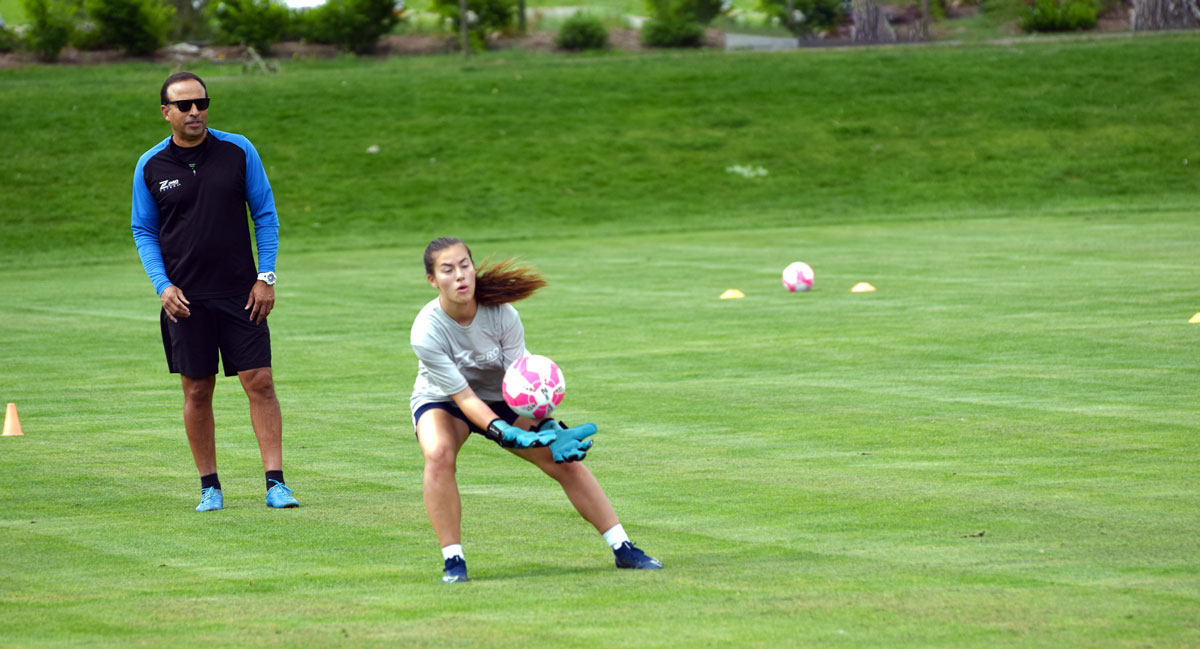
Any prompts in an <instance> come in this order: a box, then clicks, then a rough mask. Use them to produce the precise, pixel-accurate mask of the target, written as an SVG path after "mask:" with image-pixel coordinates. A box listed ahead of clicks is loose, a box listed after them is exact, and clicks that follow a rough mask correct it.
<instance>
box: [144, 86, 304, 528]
mask: <svg viewBox="0 0 1200 649" xmlns="http://www.w3.org/2000/svg"><path fill="white" fill-rule="evenodd" d="M159 98H160V100H161V107H162V115H163V119H165V120H167V122H169V123H170V124H171V136H170V137H168V138H167V139H165V140H163V141H162V142H159V143H158V144H156V145H154V147H152V148H151V149H150V150H149V151H147V152H146V153H144V154H142V157H141V158H140V159H139V160H138V163H137V168H136V169H135V170H134V174H133V215H132V227H133V239H134V241H135V242H136V244H137V249H138V255H139V256H140V257H141V259H142V266H143V267H144V268H145V269H146V274H147V275H148V276H149V277H150V281H151V282H152V283H153V284H154V290H155V291H157V292H158V294H159V298H160V300H161V301H162V311H161V312H160V314H159V321H160V325H161V329H162V339H163V348H164V349H165V351H166V355H167V367H168V369H169V370H170V371H171V372H172V373H178V374H180V375H181V377H182V382H183V399H184V401H183V422H184V428H185V429H186V431H187V438H188V445H189V446H191V449H192V458H193V459H194V460H195V461H196V469H197V470H199V472H200V494H201V499H200V505H199V506H198V507H196V511H198V512H203V511H212V510H218V509H221V508H223V506H224V496H223V495H222V492H221V482H220V480H218V479H217V451H216V443H215V439H214V433H215V430H214V424H213V411H212V395H213V389H214V388H215V387H216V380H217V377H216V374H217V355H218V352H219V353H220V358H221V364H222V365H223V366H224V369H225V376H233V375H235V374H236V375H237V377H238V379H240V381H241V384H242V388H243V389H244V390H245V391H246V396H247V397H248V398H249V400H250V422H251V424H252V425H253V427H254V435H255V437H257V438H258V449H259V453H260V454H261V455H262V461H263V469H264V470H265V471H266V487H267V497H266V502H267V506H268V507H277V508H279V507H297V506H299V503H298V502H296V499H295V497H294V496H293V495H292V490H291V489H290V488H288V487H287V485H286V484H284V480H283V441H282V440H283V423H282V422H283V419H282V415H281V414H280V410H279V401H278V399H276V397H275V385H274V381H273V379H272V376H271V335H270V331H269V329H268V328H267V315H268V314H270V313H271V310H272V309H273V308H274V306H275V288H274V287H275V254H276V251H277V249H278V247H279V219H278V216H277V215H276V213H275V197H274V195H273V194H272V192H271V185H270V183H268V182H267V174H266V171H265V170H264V169H263V165H262V161H261V160H260V159H259V157H258V152H257V151H256V150H255V149H254V146H253V145H252V144H250V141H249V140H247V139H246V138H245V137H243V136H241V135H236V134H233V133H224V132H221V131H217V130H213V129H209V128H208V104H209V97H208V89H207V87H206V86H205V84H204V82H203V81H202V80H201V79H200V77H198V76H196V75H194V74H192V73H190V72H179V73H176V74H172V75H171V76H169V77H167V80H166V81H165V82H164V83H163V85H162V89H161V90H160V91H159ZM247 206H249V209H250V216H251V218H252V219H253V220H254V240H255V244H256V245H257V247H258V267H257V268H256V267H255V265H254V256H253V254H252V251H251V245H250V227H249V225H248V223H247V220H246V208H247Z"/></svg>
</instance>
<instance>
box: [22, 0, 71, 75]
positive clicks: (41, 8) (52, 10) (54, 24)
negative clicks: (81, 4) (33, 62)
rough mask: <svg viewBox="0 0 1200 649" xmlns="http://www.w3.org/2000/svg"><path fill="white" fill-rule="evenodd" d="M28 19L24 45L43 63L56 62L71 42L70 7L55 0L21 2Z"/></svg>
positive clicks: (23, 0)
mask: <svg viewBox="0 0 1200 649" xmlns="http://www.w3.org/2000/svg"><path fill="white" fill-rule="evenodd" d="M21 4H22V6H23V7H24V8H25V15H26V16H28V17H29V31H28V32H26V33H25V45H26V46H27V47H28V48H29V49H30V51H32V52H33V53H34V54H35V55H37V57H38V58H39V59H41V60H43V61H57V60H58V55H59V54H61V53H62V49H63V48H64V47H66V46H67V43H69V42H70V41H71V32H72V31H74V30H73V28H72V26H71V14H72V10H71V7H70V6H68V5H67V4H66V3H64V2H57V1H56V0H21Z"/></svg>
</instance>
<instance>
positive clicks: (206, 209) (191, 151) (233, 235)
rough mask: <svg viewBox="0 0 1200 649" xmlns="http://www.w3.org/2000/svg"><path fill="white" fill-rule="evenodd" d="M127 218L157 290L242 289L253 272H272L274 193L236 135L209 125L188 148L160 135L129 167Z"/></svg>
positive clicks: (203, 292) (226, 292)
mask: <svg viewBox="0 0 1200 649" xmlns="http://www.w3.org/2000/svg"><path fill="white" fill-rule="evenodd" d="M247 206H248V207H249V209H250V218H251V219H252V220H253V221H254V241H255V244H256V245H257V248H258V267H257V269H256V268H255V264H254V256H253V252H252V250H251V242H250V226H249V224H248V222H247V220H246V208H247ZM131 224H132V228H133V240H134V242H135V243H136V244H137V250H138V256H140V257H141V259H142V267H143V268H145V269H146V275H148V276H149V277H150V281H151V282H152V283H153V284H154V290H155V291H156V292H157V293H158V294H159V295H161V294H162V292H163V290H164V289H166V288H167V287H168V286H171V285H175V286H178V287H179V288H180V290H182V291H183V293H184V295H186V296H187V297H188V299H211V298H220V297H232V296H235V295H243V294H246V293H248V292H249V291H250V288H251V287H252V286H253V285H254V282H255V280H256V278H257V277H258V273H260V272H264V273H265V272H268V271H271V272H274V271H275V256H276V253H277V251H278V249H279V216H278V214H277V213H276V212H275V196H274V194H273V193H272V191H271V184H270V183H269V182H268V181H267V172H266V170H265V169H263V164H262V160H261V159H260V158H259V157H258V151H256V150H255V149H254V145H252V144H251V143H250V140H248V139H246V138H245V137H244V136H242V135H238V134H236V133H225V132H222V131H218V130H215V129H211V128H210V129H208V136H207V137H205V138H204V140H203V141H202V142H201V143H200V144H198V145H197V146H195V147H190V148H189V147H181V146H179V145H177V144H175V143H174V142H172V141H171V138H170V137H168V138H167V139H165V140H163V141H162V142H159V143H158V144H156V145H154V147H152V148H151V149H150V150H149V151H147V152H145V153H144V154H142V157H141V158H139V159H138V163H137V168H136V169H135V170H134V173H133V208H132V216H131Z"/></svg>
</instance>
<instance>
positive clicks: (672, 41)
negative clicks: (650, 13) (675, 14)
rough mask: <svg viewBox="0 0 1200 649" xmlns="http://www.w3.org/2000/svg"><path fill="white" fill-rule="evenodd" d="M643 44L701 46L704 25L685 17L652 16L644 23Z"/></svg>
mask: <svg viewBox="0 0 1200 649" xmlns="http://www.w3.org/2000/svg"><path fill="white" fill-rule="evenodd" d="M642 44H644V45H646V46H648V47H700V46H701V45H703V44H704V27H703V26H702V25H701V24H700V23H698V22H696V21H694V20H686V19H683V18H665V19H664V18H652V19H650V20H647V21H646V23H645V24H644V25H642Z"/></svg>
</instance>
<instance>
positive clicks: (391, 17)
mask: <svg viewBox="0 0 1200 649" xmlns="http://www.w3.org/2000/svg"><path fill="white" fill-rule="evenodd" d="M398 4H399V5H400V6H401V7H403V4H401V3H397V2H396V0H328V1H327V2H326V3H325V4H323V5H321V6H319V7H317V8H315V9H311V10H309V11H308V15H307V16H305V17H304V18H302V19H301V23H302V26H301V29H303V30H304V31H307V32H308V38H309V39H311V40H313V41H316V42H318V43H328V44H331V45H338V46H340V47H342V48H343V49H346V50H348V51H350V52H354V53H355V54H367V53H369V52H371V51H373V50H374V49H375V44H376V43H378V42H379V37H380V36H383V35H384V34H387V33H388V32H391V31H392V28H393V27H395V26H396V23H397V22H399V21H400V14H401V12H402V9H398V8H397V5H398Z"/></svg>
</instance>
